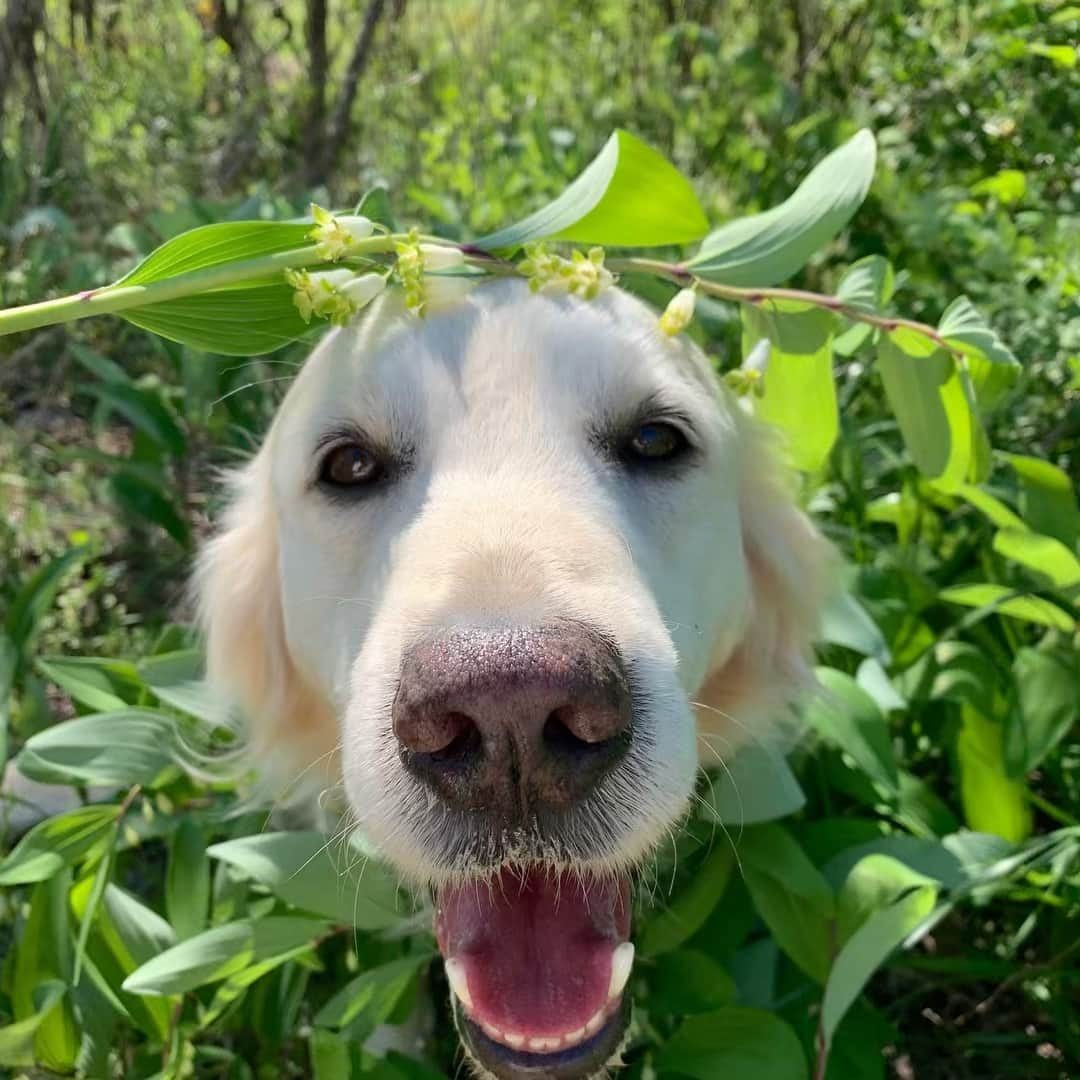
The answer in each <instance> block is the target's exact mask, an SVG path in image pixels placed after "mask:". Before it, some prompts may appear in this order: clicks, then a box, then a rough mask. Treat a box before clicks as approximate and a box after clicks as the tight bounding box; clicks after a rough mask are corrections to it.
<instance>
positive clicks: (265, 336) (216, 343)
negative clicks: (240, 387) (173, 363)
mask: <svg viewBox="0 0 1080 1080" xmlns="http://www.w3.org/2000/svg"><path fill="white" fill-rule="evenodd" d="M292 298H293V290H292V289H291V288H290V287H289V286H288V285H287V284H286V283H285V282H284V281H272V282H266V281H265V280H264V281H262V282H252V283H250V284H248V285H246V286H244V287H233V288H228V289H213V290H211V291H209V292H203V293H198V294H196V295H195V296H186V297H183V298H181V299H178V300H164V301H162V302H161V303H158V304H148V305H147V306H145V307H140V308H130V309H128V310H127V311H123V312H119V313H118V314H120V315H121V316H122V317H123V318H125V319H127V321H128V322H130V323H134V324H135V325H136V326H140V327H142V328H143V329H144V330H149V331H150V332H151V333H154V334H159V335H160V336H161V337H163V338H167V339H168V340H169V341H178V342H180V343H181V344H182V345H190V346H191V347H192V348H194V349H202V350H203V351H205V352H213V353H220V354H222V355H224V356H258V355H260V354H262V353H268V352H273V351H274V350H275V349H280V348H281V347H282V346H283V345H288V344H289V343H290V342H292V341H296V340H297V338H301V337H303V336H304V335H305V334H307V333H308V332H309V331H311V330H312V329H316V330H317V329H318V327H315V328H313V327H309V326H308V325H307V324H306V323H305V322H304V320H303V319H301V318H300V313H299V312H298V311H297V310H296V308H295V307H294V305H293V302H292Z"/></svg>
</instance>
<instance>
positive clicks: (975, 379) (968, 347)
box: [938, 296, 1020, 412]
mask: <svg viewBox="0 0 1080 1080" xmlns="http://www.w3.org/2000/svg"><path fill="white" fill-rule="evenodd" d="M938 332H939V333H940V334H941V336H942V337H943V338H944V339H945V340H946V341H947V342H948V343H949V344H950V345H951V346H952V347H953V348H954V349H957V350H959V351H960V352H962V353H963V354H964V356H965V358H966V361H967V370H968V374H969V376H970V378H971V385H972V388H973V389H974V392H975V400H976V401H977V402H978V405H979V408H980V409H981V410H982V411H983V412H989V411H991V410H992V409H994V408H996V407H997V405H998V404H1000V402H1001V400H1002V398H1003V397H1004V396H1005V395H1006V394H1007V393H1008V392H1009V391H1010V390H1011V389H1012V388H1013V386H1015V385H1016V380H1017V379H1018V378H1019V377H1020V363H1019V361H1018V360H1017V359H1016V357H1015V356H1014V355H1013V354H1012V352H1011V350H1010V349H1009V347H1008V346H1007V345H1006V344H1005V343H1004V342H1003V341H1002V340H1001V338H1000V337H998V334H997V331H995V330H994V328H993V327H992V326H991V325H990V324H989V323H988V322H987V321H986V319H985V318H983V316H982V315H981V314H980V313H979V312H978V311H977V310H976V308H975V307H974V305H973V304H972V303H971V301H970V300H969V299H968V298H967V297H966V296H959V297H957V298H956V299H955V300H954V301H953V302H952V303H951V304H950V305H949V306H948V307H947V308H946V309H945V312H944V314H943V315H942V316H941V321H940V322H939V323H938Z"/></svg>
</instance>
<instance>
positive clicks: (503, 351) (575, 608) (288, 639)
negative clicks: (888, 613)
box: [197, 281, 823, 882]
mask: <svg viewBox="0 0 1080 1080" xmlns="http://www.w3.org/2000/svg"><path fill="white" fill-rule="evenodd" d="M655 414H661V415H663V416H668V415H670V416H673V417H675V418H677V420H676V422H677V423H679V424H680V425H681V426H682V427H683V428H684V429H685V430H686V431H687V432H688V435H689V439H690V442H691V444H692V445H691V451H690V453H689V455H688V456H687V457H685V458H684V459H683V460H682V461H681V462H680V463H676V464H673V465H671V466H670V467H667V466H664V467H656V468H640V469H636V470H635V469H628V468H626V467H624V466H623V465H622V464H621V463H620V462H619V461H618V460H616V459H614V458H613V457H612V456H611V455H610V454H609V453H607V452H606V451H605V449H604V439H605V438H607V436H608V435H609V434H610V433H613V432H617V431H620V430H622V429H623V428H625V427H626V426H627V425H631V426H632V425H633V423H635V422H641V421H644V420H648V419H650V418H652V417H653V416H654V415H655ZM351 431H355V432H356V433H357V434H360V433H362V438H363V439H364V440H365V441H367V442H369V443H375V444H377V445H378V446H379V447H382V448H385V449H386V451H387V453H389V454H391V455H392V456H393V458H394V461H395V464H394V468H393V474H392V476H391V479H390V480H389V481H388V482H386V483H384V484H382V485H380V487H379V488H378V490H374V491H372V492H370V493H366V494H363V495H362V497H357V498H351V497H349V498H340V497H332V496H328V494H327V493H326V492H325V491H323V490H320V489H319V486H318V484H317V483H316V482H315V478H316V476H317V472H318V462H319V458H320V453H324V452H325V451H320V449H319V447H320V441H321V440H323V441H324V440H325V439H326V438H327V437H328V436H329V437H331V438H334V437H341V438H348V437H351V436H349V434H348V433H349V432H351ZM335 433H337V434H335ZM822 553H823V545H822V543H821V541H820V540H819V538H818V535H817V533H816V532H815V531H814V530H813V528H812V527H811V525H810V524H809V522H808V520H807V519H806V518H805V516H804V515H803V514H802V513H801V512H800V511H799V510H798V509H797V508H796V506H795V504H794V502H793V499H792V495H791V492H790V488H789V480H788V477H787V475H786V471H785V469H784V467H783V466H782V464H781V463H780V461H779V459H778V455H777V453H776V451H775V449H774V446H773V440H772V438H771V435H770V434H769V433H767V432H765V431H764V430H763V429H762V428H761V427H760V425H758V424H757V423H756V422H755V421H754V420H753V419H752V418H750V417H749V416H748V415H747V414H746V413H745V412H744V411H743V410H742V409H741V408H740V407H739V405H738V403H737V402H736V401H735V400H734V399H733V398H732V397H730V395H729V394H728V393H727V392H726V391H725V390H724V389H723V388H722V387H721V386H720V384H719V383H718V381H717V379H716V378H715V377H714V375H713V373H712V371H711V369H710V366H709V363H708V361H707V360H706V358H705V357H704V356H703V354H702V353H701V351H700V350H699V349H698V348H697V347H696V346H694V345H693V344H692V343H691V342H690V341H689V340H688V339H687V338H686V337H685V336H683V337H680V338H677V339H668V338H666V337H664V336H663V335H662V334H661V333H660V332H659V331H658V330H657V328H656V317H655V314H654V313H652V312H651V311H650V310H648V309H647V308H646V307H645V306H644V305H643V304H641V303H640V302H639V301H637V300H636V299H634V298H632V297H631V296H629V295H627V294H625V293H622V292H620V291H619V290H618V289H612V290H609V291H607V292H606V293H604V294H603V295H601V296H600V297H599V298H598V299H596V300H594V301H591V302H586V301H583V300H579V299H577V298H575V297H572V296H546V295H539V296H536V295H531V294H530V293H529V292H528V290H527V288H526V286H525V284H524V283H523V282H520V281H502V282H497V283H485V284H481V285H479V286H476V287H475V288H473V289H472V290H471V291H470V292H469V294H468V295H467V296H466V297H464V298H462V299H459V300H458V301H457V302H456V303H454V304H451V305H450V306H449V307H447V308H446V309H445V310H442V311H436V312H434V313H433V314H431V315H429V316H428V317H427V318H425V319H423V320H420V319H417V318H415V317H413V316H411V315H409V314H408V313H406V312H405V311H404V310H403V309H402V308H401V305H400V301H399V300H397V299H396V298H394V297H393V296H392V295H389V294H388V295H386V296H385V297H384V298H383V299H382V300H380V301H379V302H378V303H377V305H376V310H374V311H373V312H371V313H370V314H369V315H368V316H367V317H366V318H365V319H364V320H363V321H362V322H361V323H360V325H358V326H354V327H350V328H348V329H343V330H335V331H333V332H331V333H330V334H329V335H327V337H326V338H325V339H324V341H323V342H322V343H321V344H320V345H319V346H318V348H317V349H316V350H315V351H314V353H313V354H312V356H311V357H310V359H309V360H308V361H307V363H306V365H305V366H304V368H303V370H302V371H301V373H300V374H299V376H298V377H297V379H296V380H295V382H294V384H293V385H292V387H291V389H290V390H289V393H288V395H287V397H286V399H285V401H284V403H283V405H282V407H281V409H280V411H279V413H278V415H277V417H276V419H275V421H274V424H273V426H272V428H271V430H270V433H269V435H268V436H267V438H266V440H265V443H264V445H263V446H262V449H261V450H260V451H259V453H258V454H257V455H256V457H255V458H254V459H253V460H252V461H251V462H250V463H249V464H248V465H247V466H246V467H244V468H243V469H242V470H241V471H240V472H239V473H238V474H237V475H236V476H235V477H234V478H233V482H232V490H231V504H230V506H229V508H228V511H227V513H226V514H225V517H224V521H223V525H222V528H221V531H220V533H219V534H218V535H217V537H216V538H215V539H213V540H212V541H211V542H210V543H209V545H208V546H207V547H206V548H205V550H204V552H203V555H202V558H201V561H200V565H199V569H198V574H197V589H198V593H199V596H200V605H201V617H202V623H203V626H204V628H205V631H206V637H207V644H208V667H209V675H210V678H211V680H212V681H213V682H215V683H216V684H217V685H218V686H220V687H222V688H224V690H225V692H226V693H227V694H228V695H229V697H230V698H231V700H232V701H233V702H235V703H236V704H237V705H239V706H240V707H241V708H242V710H243V712H244V713H245V714H246V715H247V717H248V718H249V720H250V732H251V738H252V742H253V743H254V745H255V748H256V749H257V750H259V751H272V752H274V753H275V754H276V755H277V756H278V757H279V758H280V757H285V758H287V759H288V760H289V761H290V763H291V764H292V765H293V766H294V767H295V768H296V769H297V770H299V769H301V768H303V767H304V766H305V765H306V764H307V763H309V762H312V761H314V760H316V759H318V758H320V757H321V756H323V755H328V756H329V758H330V759H331V760H335V761H336V762H338V767H340V769H341V772H342V776H343V779H344V784H345V790H346V793H347V796H348V800H349V803H350V804H351V809H352V812H353V814H354V815H355V818H356V821H357V823H358V824H359V826H360V827H361V829H362V830H363V831H364V832H365V833H366V835H367V837H368V838H369V839H370V840H371V841H372V842H374V843H375V844H376V845H377V846H378V847H379V848H380V849H381V851H382V852H383V854H384V855H385V856H386V857H387V858H388V859H390V860H391V861H392V862H393V863H394V864H396V866H397V867H398V868H399V869H400V870H402V871H403V872H404V873H405V874H407V875H409V876H410V877H412V878H413V879H417V880H420V881H425V882H426V881H434V882H438V881H442V880H447V879H448V878H450V877H459V876H461V875H468V874H471V873H480V872H486V871H490V869H492V867H493V866H496V865H498V863H499V862H500V861H501V860H506V859H513V858H519V857H520V858H545V859H549V860H551V861H554V862H557V863H560V864H563V865H566V864H570V865H574V866H578V867H581V868H582V869H588V868H595V869H609V868H619V869H626V868H627V867H631V866H632V865H633V864H635V863H636V862H637V861H639V860H640V859H642V858H643V857H644V856H645V855H646V854H647V853H648V852H649V850H650V848H652V847H653V846H654V845H655V844H656V843H657V841H658V840H659V839H660V838H661V837H662V836H663V835H664V834H665V832H666V831H667V830H669V829H670V827H671V826H672V825H673V824H674V823H675V822H676V821H677V820H678V819H679V817H680V815H682V814H683V812H684V810H685V808H686V806H687V801H688V798H689V796H690V793H691V790H692V787H693V784H694V780H695V772H696V769H697V766H698V738H697V735H700V736H701V738H702V739H704V740H710V741H711V740H713V739H715V742H711V745H712V746H713V748H714V749H715V750H718V751H719V752H720V753H722V754H725V755H726V754H729V753H730V752H732V751H733V750H734V749H735V748H736V747H737V746H738V744H739V743H740V742H743V741H744V740H745V739H747V738H748V737H758V736H760V735H761V734H762V733H763V732H764V731H765V729H766V726H767V725H769V724H770V723H771V722H772V720H773V719H774V718H775V717H776V716H777V714H778V712H780V711H782V709H783V707H784V704H785V702H786V701H787V700H788V699H789V698H790V696H791V694H792V693H793V691H794V690H796V689H797V688H798V687H799V685H800V684H802V683H803V682H804V681H805V680H806V677H807V665H806V660H807V656H808V650H809V645H810V639H811V635H812V634H813V632H814V630H815V628H816V624H817V618H818V610H819V600H820V595H821V578H822V566H823V558H822ZM563 618H567V619H575V620H580V621H583V622H586V623H588V624H589V625H591V626H593V627H596V628H598V629H599V630H600V631H601V632H603V633H604V634H605V635H606V636H607V637H608V638H610V639H611V640H612V641H613V642H615V643H616V645H617V647H618V649H619V650H620V652H621V654H622V656H623V657H624V659H625V661H626V664H627V667H628V669H629V671H630V672H631V675H632V678H633V681H634V684H635V686H636V687H637V688H638V691H639V693H638V698H637V712H636V715H635V716H634V721H633V732H634V740H633V747H632V750H631V752H630V753H629V754H628V755H627V757H626V758H625V759H624V760H623V761H622V762H621V763H620V764H619V766H618V768H617V769H616V770H615V771H614V772H613V773H612V774H611V775H610V776H609V777H608V778H607V779H605V781H604V782H603V783H602V784H601V786H600V788H599V789H598V790H597V791H596V792H595V793H594V794H593V795H592V796H591V797H590V798H589V800H588V801H587V802H586V803H585V804H584V805H583V806H581V807H580V809H579V811H578V812H577V814H576V817H575V818H574V819H573V821H572V822H571V823H570V824H569V826H568V828H567V830H566V832H565V833H564V834H563V835H560V836H558V837H553V836H551V835H521V836H518V837H515V838H510V839H509V840H508V839H507V838H505V837H501V838H492V837H488V838H486V839H485V840H483V841H481V839H479V838H477V837H476V836H467V835H464V834H463V833H461V832H460V831H459V830H458V829H457V826H456V825H455V823H454V822H453V821H452V820H451V821H448V820H447V819H446V817H445V815H444V813H443V812H442V810H441V808H440V806H439V805H438V804H437V803H436V801H435V800H434V799H433V797H432V796H431V794H430V793H429V792H428V791H427V790H425V789H424V788H422V787H421V786H420V785H419V784H418V783H417V782H416V781H415V780H414V779H413V778H412V777H410V776H409V775H408V773H407V772H406V771H405V769H404V768H403V767H402V764H401V762H400V760H399V756H398V753H397V747H396V745H395V741H394V738H393V734H392V731H391V722H390V707H391V703H392V700H393V697H394V693H395V688H396V684H397V680H398V676H399V671H400V668H401V658H402V653H403V650H404V649H405V648H406V647H407V646H408V645H409V643H410V642H412V641H414V640H416V639H417V638H418V637H419V636H421V635H424V634H426V633H430V632H433V631H434V630H436V629H440V628H445V627H453V626H461V625H473V626H475V625H480V626H496V625H507V624H514V625H517V624H521V625H527V624H538V623H543V622H550V621H551V620H558V619H563ZM695 713H696V719H695ZM695 724H696V729H697V731H696V733H695Z"/></svg>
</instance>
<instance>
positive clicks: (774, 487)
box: [695, 414, 832, 752]
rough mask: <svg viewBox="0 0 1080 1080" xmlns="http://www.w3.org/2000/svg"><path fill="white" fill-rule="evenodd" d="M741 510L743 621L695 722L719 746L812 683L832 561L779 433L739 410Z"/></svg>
mask: <svg viewBox="0 0 1080 1080" xmlns="http://www.w3.org/2000/svg"><path fill="white" fill-rule="evenodd" d="M738 424H739V428H740V438H739V455H740V470H741V471H740V479H739V512H740V518H741V522H742V540H743V555H744V558H745V561H746V567H747V571H748V574H749V578H750V595H749V606H748V610H747V615H746V623H745V629H744V631H743V634H742V636H741V637H740V639H739V640H738V642H737V643H736V644H735V646H734V649H730V645H729V647H728V648H729V650H730V651H727V653H726V655H722V656H718V657H717V659H716V662H715V663H714V666H713V668H712V670H711V671H710V673H709V675H708V676H707V677H706V679H705V681H704V683H703V684H702V686H701V688H700V689H699V691H698V693H697V696H696V698H695V704H696V705H697V706H698V708H697V710H696V711H697V718H698V729H699V731H700V732H702V733H703V734H704V735H706V736H707V737H708V736H710V735H715V736H719V737H720V745H719V746H718V747H717V749H718V750H719V751H720V752H729V751H730V750H732V749H733V748H735V747H737V746H738V745H739V744H741V743H743V742H746V741H748V740H750V739H754V738H759V737H761V736H762V735H764V734H766V733H767V732H768V731H769V730H770V728H772V729H774V730H775V725H776V724H777V722H779V721H781V720H783V718H784V715H785V712H786V708H787V706H788V705H790V704H791V702H792V700H793V699H794V698H795V697H796V696H797V695H798V693H799V692H800V690H805V689H807V688H808V687H809V686H811V685H812V683H813V675H812V669H811V663H812V647H811V646H812V642H813V639H814V635H815V633H816V632H817V630H818V626H819V621H820V617H821V607H822V603H823V601H824V597H825V592H826V588H827V578H828V574H829V569H830V566H831V561H832V560H831V558H830V554H829V553H830V549H829V546H828V544H827V543H826V542H825V540H824V538H823V537H822V536H821V534H820V533H819V532H818V531H817V529H816V528H815V527H814V526H813V524H812V523H811V522H810V519H809V518H808V517H807V516H806V515H805V514H804V513H803V512H802V511H801V510H799V508H798V506H797V505H796V502H795V496H794V492H793V477H792V476H791V472H790V470H789V469H788V467H787V466H786V464H785V463H784V461H783V459H782V457H781V454H780V453H779V450H778V446H777V439H776V436H775V434H774V433H773V432H772V431H771V430H769V429H766V428H765V427H764V425H762V424H759V423H757V422H755V421H753V420H752V419H751V418H749V417H747V416H746V415H745V414H742V415H740V416H739V417H738Z"/></svg>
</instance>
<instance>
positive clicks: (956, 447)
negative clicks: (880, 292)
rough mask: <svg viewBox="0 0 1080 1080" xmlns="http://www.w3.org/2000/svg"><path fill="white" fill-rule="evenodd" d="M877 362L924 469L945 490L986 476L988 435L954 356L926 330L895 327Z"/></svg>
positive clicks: (880, 344)
mask: <svg viewBox="0 0 1080 1080" xmlns="http://www.w3.org/2000/svg"><path fill="white" fill-rule="evenodd" d="M877 366H878V371H879V372H880V373H881V380H882V382H883V383H884V386H885V396H886V397H887V398H888V400H889V406H890V407H891V409H892V411H893V413H894V414H895V416H896V420H897V423H898V424H899V425H900V434H901V435H902V436H903V437H904V445H905V446H906V447H907V449H908V453H910V454H911V457H912V460H913V461H914V462H915V464H916V466H917V467H918V469H919V471H920V472H921V473H923V475H924V476H928V477H930V478H931V479H936V480H937V481H938V484H939V485H940V486H941V487H942V488H943V490H946V491H953V490H955V489H956V487H957V486H958V485H960V484H962V483H964V482H965V481H970V482H977V481H979V480H980V479H982V478H983V476H984V475H985V473H986V471H987V469H988V467H989V457H988V448H987V446H986V435H985V433H984V432H983V430H982V425H981V424H980V422H979V419H978V417H977V416H976V414H975V412H974V409H973V407H972V401H971V398H970V394H969V390H968V384H967V382H966V378H965V376H964V373H963V372H962V371H961V370H960V369H959V368H958V367H957V365H956V363H955V362H954V361H953V358H952V357H951V356H950V355H949V354H948V353H947V352H945V351H944V350H943V349H940V348H938V347H937V346H936V345H934V343H933V342H932V341H930V340H929V339H927V338H924V337H922V336H921V335H918V334H916V333H913V332H907V333H905V332H903V331H902V330H896V331H893V332H892V333H891V334H883V335H882V336H881V339H880V340H879V342H878V352H877Z"/></svg>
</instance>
